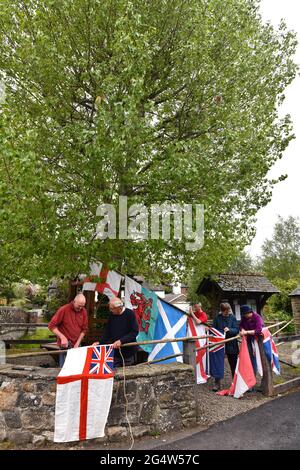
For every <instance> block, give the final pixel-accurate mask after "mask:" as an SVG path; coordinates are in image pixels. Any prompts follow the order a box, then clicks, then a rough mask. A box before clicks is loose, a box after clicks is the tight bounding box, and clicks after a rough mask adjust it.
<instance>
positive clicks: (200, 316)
mask: <svg viewBox="0 0 300 470" xmlns="http://www.w3.org/2000/svg"><path fill="white" fill-rule="evenodd" d="M190 315H191V317H192V318H193V319H194V322H195V323H196V325H200V324H201V323H207V315H206V313H205V312H204V310H202V307H201V304H194V305H193V306H192V307H190Z"/></svg>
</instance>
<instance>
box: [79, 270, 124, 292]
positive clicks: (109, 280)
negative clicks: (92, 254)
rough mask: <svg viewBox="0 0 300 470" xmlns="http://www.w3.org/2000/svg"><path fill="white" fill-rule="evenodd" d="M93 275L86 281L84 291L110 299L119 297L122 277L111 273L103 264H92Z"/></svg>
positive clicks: (113, 272)
mask: <svg viewBox="0 0 300 470" xmlns="http://www.w3.org/2000/svg"><path fill="white" fill-rule="evenodd" d="M90 268H91V274H90V276H89V277H87V278H86V279H85V280H84V284H83V288H82V290H83V291H85V290H90V291H96V292H100V293H101V294H105V295H106V296H107V297H108V298H109V299H111V298H112V297H117V296H118V294H119V290H120V284H121V280H122V276H121V274H119V273H116V272H115V271H109V269H108V268H105V267H103V264H102V263H91V265H90Z"/></svg>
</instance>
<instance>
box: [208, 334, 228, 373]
mask: <svg viewBox="0 0 300 470" xmlns="http://www.w3.org/2000/svg"><path fill="white" fill-rule="evenodd" d="M209 335H211V336H213V337H212V338H209V344H214V345H215V346H213V347H211V348H210V349H209V374H210V375H211V376H212V377H214V378H215V379H223V377H224V360H225V345H224V344H219V343H220V342H221V341H224V339H225V334H224V333H221V331H219V330H217V329H216V328H213V327H211V326H210V327H209Z"/></svg>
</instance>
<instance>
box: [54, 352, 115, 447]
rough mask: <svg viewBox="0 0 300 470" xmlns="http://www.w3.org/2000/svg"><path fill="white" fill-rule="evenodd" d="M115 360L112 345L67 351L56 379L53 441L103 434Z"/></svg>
mask: <svg viewBox="0 0 300 470" xmlns="http://www.w3.org/2000/svg"><path fill="white" fill-rule="evenodd" d="M113 363H114V350H113V347H112V345H100V346H88V347H81V348H73V349H69V350H68V352H67V357H66V360H65V363H64V366H63V368H62V369H61V371H60V373H59V374H58V376H57V378H56V383H57V388H56V406H55V431H54V442H70V441H78V440H84V439H93V438H96V437H103V436H104V428H105V425H106V421H107V416H108V413H109V409H110V403H111V397H112V390H113V380H114V379H113V376H114V369H113Z"/></svg>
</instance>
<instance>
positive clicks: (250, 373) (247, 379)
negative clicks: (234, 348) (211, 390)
mask: <svg viewBox="0 0 300 470" xmlns="http://www.w3.org/2000/svg"><path fill="white" fill-rule="evenodd" d="M255 384H256V379H255V375H254V370H253V366H252V363H251V359H250V355H249V351H248V345H247V338H246V336H243V337H242V343H241V347H240V352H239V356H238V360H237V365H236V368H235V373H234V377H233V382H232V384H231V386H230V388H229V389H228V390H221V391H220V392H217V395H233V396H234V398H240V397H241V396H243V394H244V393H245V392H247V390H249V389H250V388H252V387H254V385H255Z"/></svg>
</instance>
